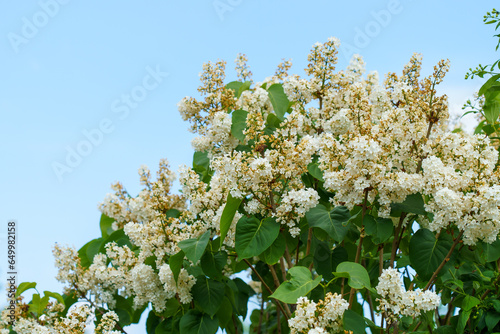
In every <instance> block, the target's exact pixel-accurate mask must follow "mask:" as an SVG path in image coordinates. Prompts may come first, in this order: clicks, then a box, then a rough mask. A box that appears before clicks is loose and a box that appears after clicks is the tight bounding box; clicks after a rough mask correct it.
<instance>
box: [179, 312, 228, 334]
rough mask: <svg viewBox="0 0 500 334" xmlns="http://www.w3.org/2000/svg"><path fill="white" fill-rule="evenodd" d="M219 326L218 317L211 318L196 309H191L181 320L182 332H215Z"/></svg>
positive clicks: (202, 333)
mask: <svg viewBox="0 0 500 334" xmlns="http://www.w3.org/2000/svg"><path fill="white" fill-rule="evenodd" d="M218 328H219V321H218V320H217V317H213V318H211V317H210V316H209V315H208V314H203V313H201V312H199V311H196V310H189V311H188V312H187V313H186V314H184V316H183V317H182V318H181V322H180V334H214V333H215V332H217V329H218Z"/></svg>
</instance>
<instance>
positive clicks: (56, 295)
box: [43, 291, 66, 305]
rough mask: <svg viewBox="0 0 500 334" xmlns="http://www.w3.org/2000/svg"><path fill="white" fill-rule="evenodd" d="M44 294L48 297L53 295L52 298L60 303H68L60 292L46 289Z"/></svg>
mask: <svg viewBox="0 0 500 334" xmlns="http://www.w3.org/2000/svg"><path fill="white" fill-rule="evenodd" d="M43 295H44V296H48V297H52V298H54V299H56V300H57V301H58V302H59V303H61V304H63V305H66V303H65V302H64V298H63V297H62V296H61V295H60V294H58V293H57V292H51V291H44V292H43Z"/></svg>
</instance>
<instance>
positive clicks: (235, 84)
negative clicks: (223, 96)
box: [226, 81, 252, 98]
mask: <svg viewBox="0 0 500 334" xmlns="http://www.w3.org/2000/svg"><path fill="white" fill-rule="evenodd" d="M251 85H252V82H251V81H245V82H241V81H231V82H230V83H228V84H227V85H226V88H227V89H232V90H233V91H234V97H236V98H239V97H240V96H241V94H242V93H243V92H244V91H246V90H248V89H249V88H250V86H251Z"/></svg>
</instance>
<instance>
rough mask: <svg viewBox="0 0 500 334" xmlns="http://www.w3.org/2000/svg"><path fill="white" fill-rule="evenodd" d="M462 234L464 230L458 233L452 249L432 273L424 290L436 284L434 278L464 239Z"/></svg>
mask: <svg viewBox="0 0 500 334" xmlns="http://www.w3.org/2000/svg"><path fill="white" fill-rule="evenodd" d="M462 234H464V231H463V230H462V231H460V233H459V234H458V236H457V238H456V239H455V241H454V242H453V245H452V246H451V248H450V251H449V252H448V254H446V257H445V258H444V259H443V262H441V264H440V265H439V267H438V268H437V269H436V271H434V273H433V274H432V277H431V279H430V280H429V282H428V283H427V285H426V286H425V288H424V290H423V291H426V290H428V289H429V288H430V287H431V286H432V284H434V280H435V279H436V277H437V275H438V274H439V272H440V271H441V269H443V267H444V265H445V264H446V262H448V261H449V260H450V256H451V254H452V253H453V251H454V250H455V247H456V246H457V245H458V243H459V242H461V241H462V239H461V237H462Z"/></svg>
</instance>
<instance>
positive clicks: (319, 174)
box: [307, 162, 325, 182]
mask: <svg viewBox="0 0 500 334" xmlns="http://www.w3.org/2000/svg"><path fill="white" fill-rule="evenodd" d="M307 171H308V172H309V174H311V175H312V176H313V177H314V178H315V179H317V180H319V181H321V182H324V181H325V180H324V179H323V171H322V170H321V169H320V168H319V164H318V163H317V162H311V163H310V164H309V165H307Z"/></svg>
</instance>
